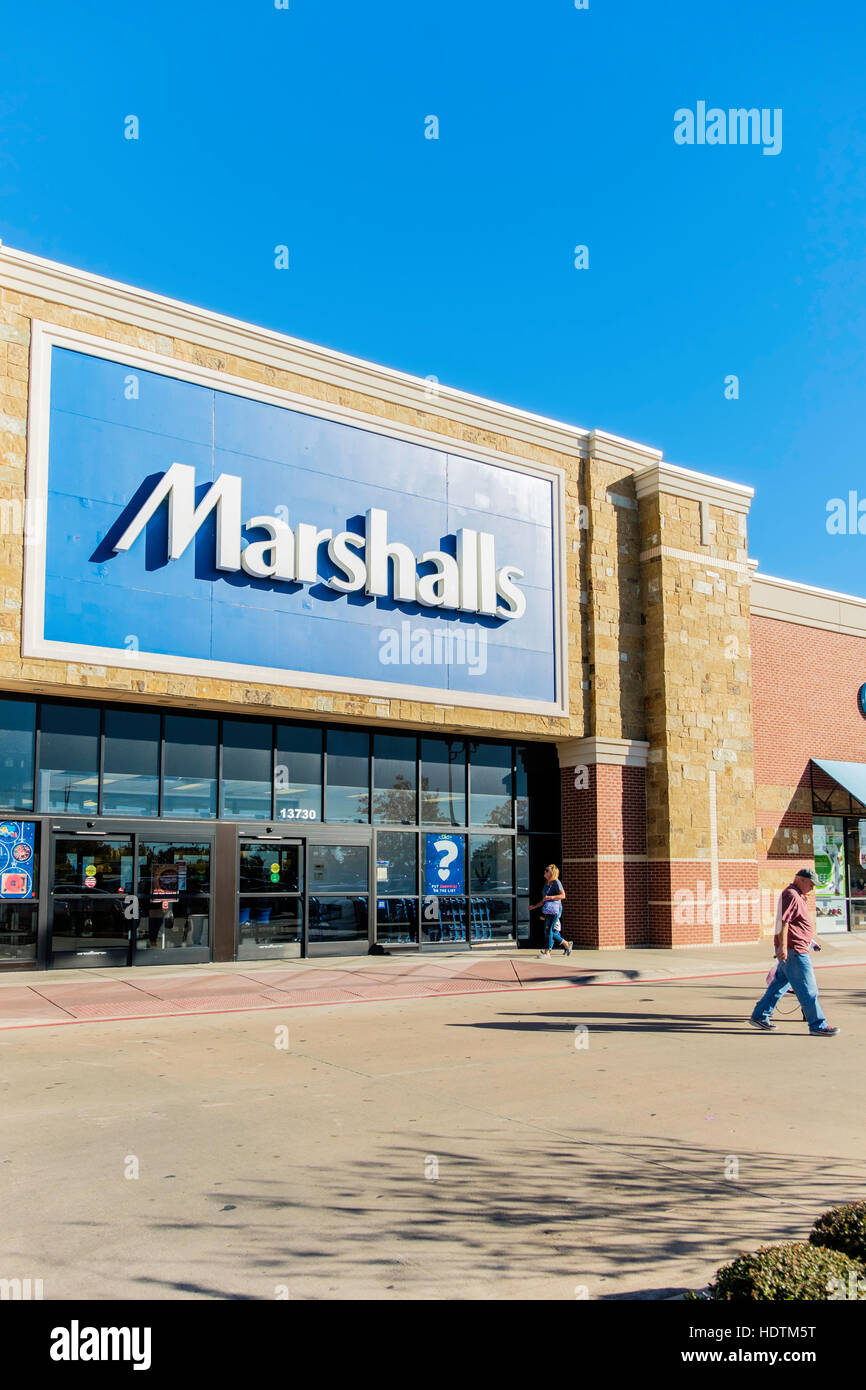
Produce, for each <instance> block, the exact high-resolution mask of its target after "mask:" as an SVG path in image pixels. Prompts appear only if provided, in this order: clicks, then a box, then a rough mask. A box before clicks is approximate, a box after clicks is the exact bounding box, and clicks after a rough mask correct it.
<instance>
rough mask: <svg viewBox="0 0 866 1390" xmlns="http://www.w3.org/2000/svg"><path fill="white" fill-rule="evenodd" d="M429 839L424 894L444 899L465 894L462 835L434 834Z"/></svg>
mask: <svg viewBox="0 0 866 1390" xmlns="http://www.w3.org/2000/svg"><path fill="white" fill-rule="evenodd" d="M426 839H427V855H426V869H425V873H424V884H425V887H424V892H425V893H426V894H428V895H429V896H435V897H439V898H441V897H444V896H449V897H450V896H451V895H452V894H462V893H463V892H464V887H463V881H464V852H463V836H462V835H440V834H432V835H428V836H427V837H426Z"/></svg>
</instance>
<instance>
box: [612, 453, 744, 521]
mask: <svg viewBox="0 0 866 1390" xmlns="http://www.w3.org/2000/svg"><path fill="white" fill-rule="evenodd" d="M634 485H635V491H636V493H637V496H638V499H640V498H643V497H655V496H656V494H657V493H659V492H671V493H673V494H674V495H675V496H677V497H687V498H688V499H689V500H690V501H692V502H709V503H711V504H712V505H713V506H716V507H724V508H725V510H726V511H729V512H744V513H747V512H748V510H749V508H750V506H751V505H752V498H753V497H754V495H755V489H754V488H753V487H745V486H744V485H743V484H742V483H731V482H728V480H727V479H726V478H714V477H713V476H712V475H711V474H709V473H696V472H694V471H693V470H692V469H690V468H680V467H679V465H678V464H674V463H661V462H658V463H652V464H650V465H649V466H648V467H647V468H643V469H641V471H640V472H639V473H636V474H635V478H634Z"/></svg>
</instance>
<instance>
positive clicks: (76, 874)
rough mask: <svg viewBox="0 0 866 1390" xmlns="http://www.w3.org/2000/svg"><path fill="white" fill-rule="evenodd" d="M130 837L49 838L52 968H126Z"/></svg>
mask: <svg viewBox="0 0 866 1390" xmlns="http://www.w3.org/2000/svg"><path fill="white" fill-rule="evenodd" d="M134 872H135V850H134V843H133V837H132V835H120V834H118V835H112V834H110V833H108V834H105V835H95V834H94V833H93V831H92V830H78V831H76V830H71V831H63V832H62V833H59V834H56V835H55V836H54V837H53V842H52V852H51V881H50V887H49V892H50V894H51V905H52V909H53V911H52V917H53V932H52V945H53V952H54V964H55V965H60V966H63V965H73V966H79V965H126V964H127V963H128V961H129V949H130V938H131V936H132V934H133V932H134V929H135V896H134V893H135V888H134V883H135V878H134Z"/></svg>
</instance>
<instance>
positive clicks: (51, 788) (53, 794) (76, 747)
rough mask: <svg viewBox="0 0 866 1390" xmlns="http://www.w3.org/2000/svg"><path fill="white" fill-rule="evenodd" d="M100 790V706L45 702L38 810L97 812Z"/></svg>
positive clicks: (42, 712) (78, 812)
mask: <svg viewBox="0 0 866 1390" xmlns="http://www.w3.org/2000/svg"><path fill="white" fill-rule="evenodd" d="M98 793H99V710H98V709H88V708H86V707H85V708H82V707H81V706H76V705H72V704H69V705H53V704H47V703H46V704H43V706H42V711H41V729H40V738H39V810H40V811H54V812H56V813H62V814H66V815H95V814H96V811H97V809H98Z"/></svg>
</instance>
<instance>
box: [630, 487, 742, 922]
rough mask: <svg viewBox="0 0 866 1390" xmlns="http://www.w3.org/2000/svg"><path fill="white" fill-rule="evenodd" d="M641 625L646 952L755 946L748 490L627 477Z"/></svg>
mask: <svg viewBox="0 0 866 1390" xmlns="http://www.w3.org/2000/svg"><path fill="white" fill-rule="evenodd" d="M635 490H636V495H637V498H638V503H639V507H640V523H641V554H640V562H641V578H642V593H643V607H644V612H645V615H646V626H645V643H646V645H645V663H646V730H647V735H648V737H649V741H650V749H649V754H648V759H647V783H646V792H647V853H648V864H647V903H648V920H649V935H650V939H651V941H652V944H653V945H657V946H686V945H712V944H715V943H725V942H734V941H754V940H757V939H758V937H759V935H760V911H759V898H758V892H757V887H758V884H757V866H756V862H755V793H754V758H753V739H752V670H751V649H750V645H749V642H750V632H749V623H750V612H749V586H750V582H751V574H750V570H749V564H748V553H747V540H746V516H747V513H748V509H749V504H750V501H751V496H752V490H751V489H750V488H744V487H740V486H739V485H738V484H735V483H727V482H725V481H723V480H722V479H717V478H710V477H706V476H705V475H703V474H700V473H692V472H690V471H688V470H686V469H680V468H676V467H674V466H672V465H670V464H664V463H657V464H653V465H651V466H650V467H648V468H645V469H643V470H641V471H640V472H639V473H637V474H636V476H635Z"/></svg>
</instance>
